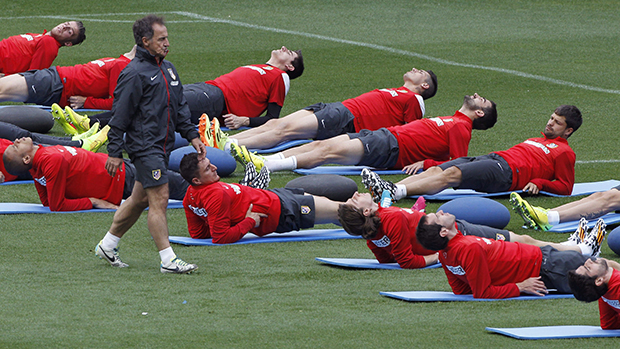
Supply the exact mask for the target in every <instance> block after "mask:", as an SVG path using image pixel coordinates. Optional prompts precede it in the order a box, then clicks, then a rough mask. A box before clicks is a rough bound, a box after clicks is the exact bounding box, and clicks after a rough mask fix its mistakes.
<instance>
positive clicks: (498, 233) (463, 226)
mask: <svg viewBox="0 0 620 349" xmlns="http://www.w3.org/2000/svg"><path fill="white" fill-rule="evenodd" d="M456 225H457V226H458V228H459V231H460V232H461V233H462V234H463V235H473V236H479V237H481V238H487V239H493V240H502V241H510V232H509V231H508V230H502V229H496V228H492V227H487V226H486V225H480V224H473V223H469V222H467V221H464V220H460V219H457V220H456Z"/></svg>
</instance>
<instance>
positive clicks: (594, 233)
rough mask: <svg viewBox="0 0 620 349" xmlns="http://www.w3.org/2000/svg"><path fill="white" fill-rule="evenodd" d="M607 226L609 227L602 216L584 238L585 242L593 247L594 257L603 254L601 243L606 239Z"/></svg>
mask: <svg viewBox="0 0 620 349" xmlns="http://www.w3.org/2000/svg"><path fill="white" fill-rule="evenodd" d="M605 227H607V224H605V222H604V221H603V219H602V218H599V219H598V221H596V224H595V225H594V228H592V230H590V232H589V233H588V235H587V236H586V239H585V240H584V244H586V245H588V246H590V247H592V257H598V256H599V255H600V254H601V244H602V243H603V240H605V235H607V231H606V230H605Z"/></svg>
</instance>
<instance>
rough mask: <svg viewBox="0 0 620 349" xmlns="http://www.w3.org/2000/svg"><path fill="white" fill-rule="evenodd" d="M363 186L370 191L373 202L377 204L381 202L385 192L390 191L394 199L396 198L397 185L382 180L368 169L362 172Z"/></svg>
mask: <svg viewBox="0 0 620 349" xmlns="http://www.w3.org/2000/svg"><path fill="white" fill-rule="evenodd" d="M362 184H364V187H366V189H368V191H370V195H372V200H373V201H374V202H376V203H379V202H380V201H381V195H382V194H383V191H384V190H387V191H389V192H390V194H391V195H392V198H394V197H396V185H394V183H392V182H390V181H386V180H384V179H381V177H379V175H378V174H376V173H374V172H372V171H371V170H370V169H368V168H364V169H363V170H362Z"/></svg>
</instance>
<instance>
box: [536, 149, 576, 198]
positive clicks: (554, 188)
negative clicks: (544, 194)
mask: <svg viewBox="0 0 620 349" xmlns="http://www.w3.org/2000/svg"><path fill="white" fill-rule="evenodd" d="M554 170H555V180H553V181H550V180H546V179H542V178H536V179H532V180H531V181H530V183H531V184H534V185H535V186H536V187H537V188H538V190H544V191H548V192H550V193H554V194H559V195H570V193H572V192H573V186H574V185H575V154H574V153H572V152H564V153H562V154H560V155H559V156H558V157H557V159H555V162H554ZM530 183H528V185H529V184H530ZM526 187H527V186H526ZM534 194H537V193H534Z"/></svg>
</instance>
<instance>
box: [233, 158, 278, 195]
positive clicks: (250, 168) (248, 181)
mask: <svg viewBox="0 0 620 349" xmlns="http://www.w3.org/2000/svg"><path fill="white" fill-rule="evenodd" d="M270 181H271V178H270V177H269V170H267V167H263V168H261V169H260V172H258V173H257V172H256V166H254V164H253V163H251V162H250V163H248V164H247V166H246V167H245V176H244V177H243V179H242V180H240V181H239V184H241V185H247V186H248V187H252V188H257V189H266V188H267V187H268V186H269V182H270Z"/></svg>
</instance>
